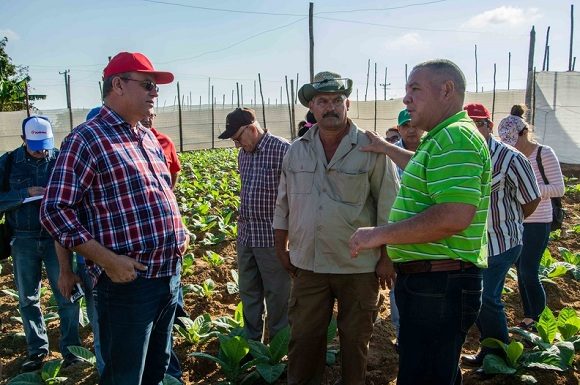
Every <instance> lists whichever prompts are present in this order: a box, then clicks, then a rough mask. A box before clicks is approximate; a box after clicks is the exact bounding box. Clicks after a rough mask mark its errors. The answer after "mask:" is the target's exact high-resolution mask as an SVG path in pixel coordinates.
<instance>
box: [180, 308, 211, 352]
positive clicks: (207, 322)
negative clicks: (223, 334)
mask: <svg viewBox="0 0 580 385" xmlns="http://www.w3.org/2000/svg"><path fill="white" fill-rule="evenodd" d="M179 320H180V321H181V322H182V323H183V326H181V325H178V324H174V325H173V327H174V328H175V330H176V331H177V333H178V334H179V335H180V336H181V337H183V338H185V340H186V341H187V342H188V343H190V344H192V345H197V344H199V343H201V342H205V341H207V340H209V339H210V338H213V337H216V336H217V335H218V334H219V332H217V331H214V330H213V323H212V320H211V316H210V315H209V314H202V315H200V316H198V317H197V318H196V319H195V320H191V319H190V318H187V317H179Z"/></svg>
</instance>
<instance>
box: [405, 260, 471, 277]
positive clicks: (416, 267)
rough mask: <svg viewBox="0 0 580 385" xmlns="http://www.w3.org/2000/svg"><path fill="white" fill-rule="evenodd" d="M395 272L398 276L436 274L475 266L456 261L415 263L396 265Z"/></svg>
mask: <svg viewBox="0 0 580 385" xmlns="http://www.w3.org/2000/svg"><path fill="white" fill-rule="evenodd" d="M394 265H395V271H396V272H397V273H398V274H418V273H436V272H441V271H458V270H465V269H469V268H470V267H474V266H475V265H474V264H473V263H471V262H464V261H459V260H456V259H442V260H437V261H413V262H404V263H395V264H394Z"/></svg>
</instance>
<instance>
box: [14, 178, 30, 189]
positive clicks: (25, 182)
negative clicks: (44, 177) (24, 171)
mask: <svg viewBox="0 0 580 385" xmlns="http://www.w3.org/2000/svg"><path fill="white" fill-rule="evenodd" d="M28 187H32V178H25V177H19V176H16V177H14V176H12V177H11V178H10V189H11V190H21V189H23V188H28Z"/></svg>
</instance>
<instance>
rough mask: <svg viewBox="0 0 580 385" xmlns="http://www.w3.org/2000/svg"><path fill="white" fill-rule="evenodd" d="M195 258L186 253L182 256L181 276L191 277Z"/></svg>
mask: <svg viewBox="0 0 580 385" xmlns="http://www.w3.org/2000/svg"><path fill="white" fill-rule="evenodd" d="M194 262H195V257H194V256H193V254H192V253H188V254H185V255H184V256H183V264H182V270H181V274H182V275H183V276H184V277H187V276H190V275H193V273H194V270H195V263H194Z"/></svg>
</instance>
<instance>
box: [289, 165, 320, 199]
mask: <svg viewBox="0 0 580 385" xmlns="http://www.w3.org/2000/svg"><path fill="white" fill-rule="evenodd" d="M315 170H316V164H313V163H300V164H297V165H295V166H292V167H289V168H288V173H287V174H286V179H287V182H286V185H287V188H288V193H289V194H310V193H311V192H312V186H313V185H314V172H315Z"/></svg>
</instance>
